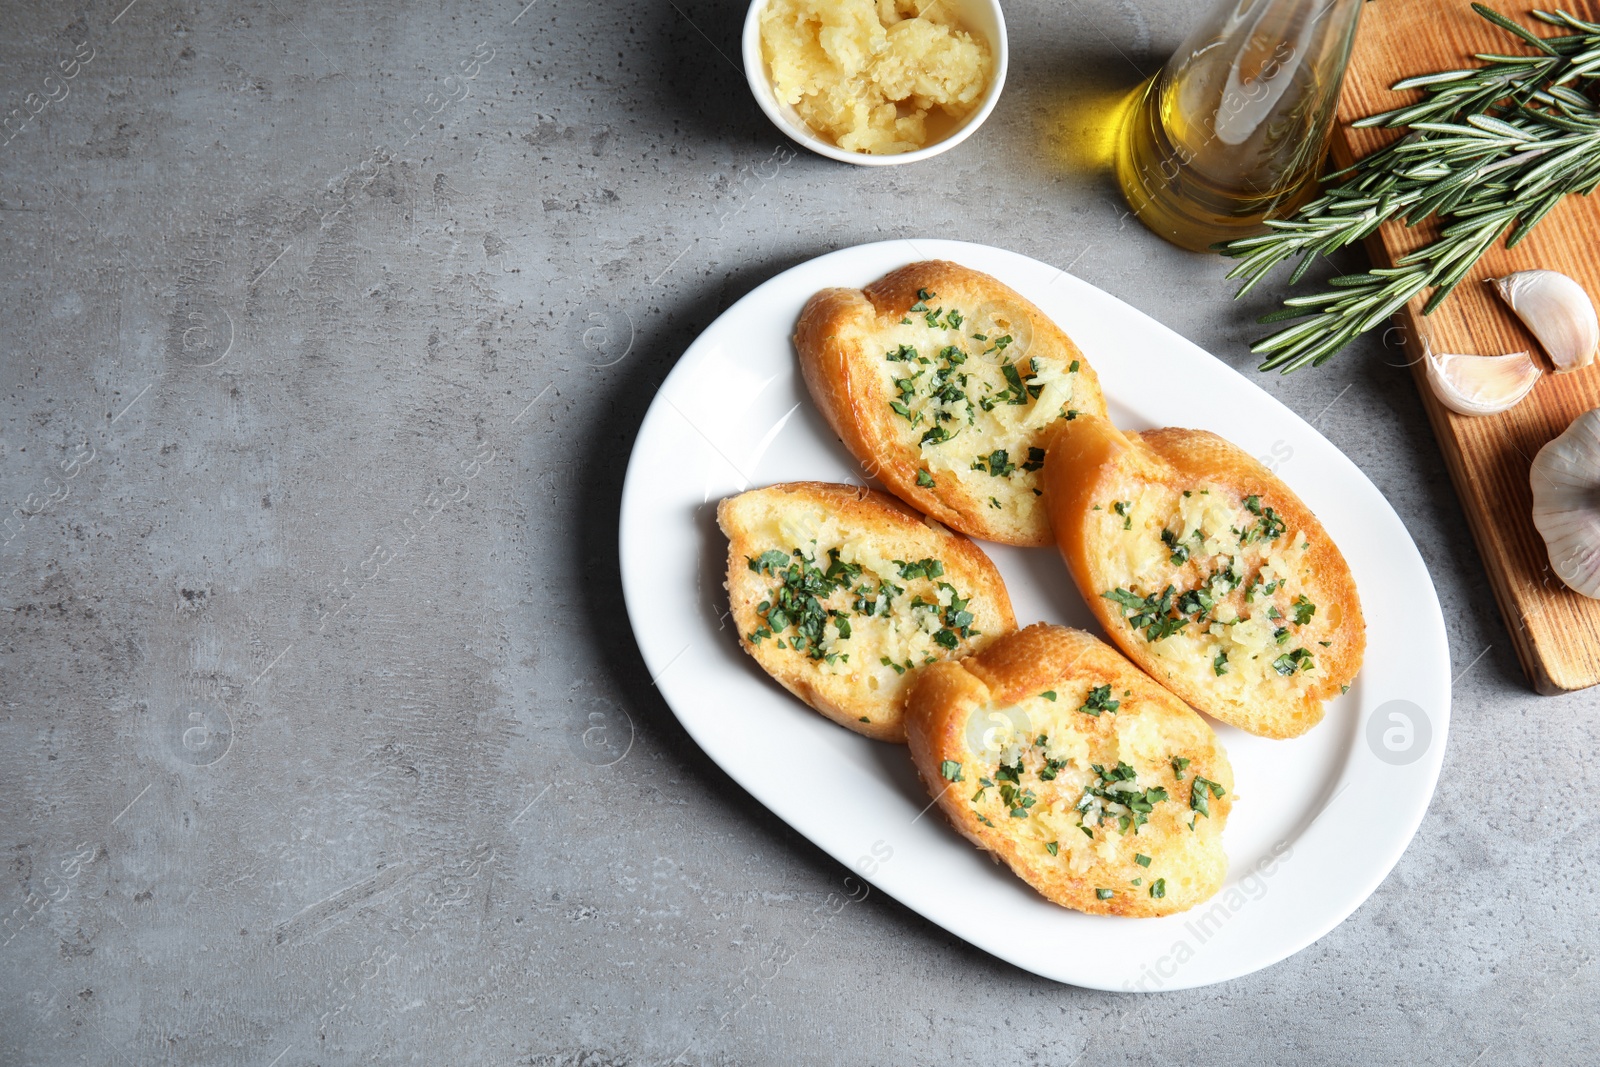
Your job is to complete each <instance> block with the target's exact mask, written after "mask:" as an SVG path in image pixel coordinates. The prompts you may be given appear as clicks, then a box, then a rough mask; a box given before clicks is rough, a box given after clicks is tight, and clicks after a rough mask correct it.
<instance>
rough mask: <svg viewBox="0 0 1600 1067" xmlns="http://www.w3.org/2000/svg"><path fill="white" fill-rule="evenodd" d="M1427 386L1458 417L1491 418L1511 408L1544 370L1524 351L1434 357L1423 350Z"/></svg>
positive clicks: (1529, 389)
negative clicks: (1502, 353)
mask: <svg viewBox="0 0 1600 1067" xmlns="http://www.w3.org/2000/svg"><path fill="white" fill-rule="evenodd" d="M1424 358H1425V359H1427V361H1428V364H1427V369H1428V384H1429V385H1431V386H1432V387H1433V395H1434V396H1436V397H1438V398H1439V401H1440V403H1442V404H1444V406H1445V407H1447V408H1449V409H1450V410H1451V411H1454V412H1456V413H1458V414H1461V415H1494V414H1496V413H1498V412H1501V411H1505V410H1506V409H1507V408H1510V407H1513V406H1515V405H1516V404H1517V403H1518V402H1520V401H1521V400H1522V398H1523V397H1525V396H1527V395H1528V393H1529V392H1530V391H1531V390H1532V389H1533V387H1534V386H1535V385H1537V384H1539V379H1540V378H1541V377H1542V376H1543V375H1544V371H1543V370H1541V369H1540V367H1539V365H1538V364H1537V363H1535V362H1534V361H1533V357H1532V356H1531V355H1529V354H1528V353H1526V352H1514V353H1512V354H1511V355H1507V356H1458V355H1442V356H1436V355H1434V354H1433V352H1432V350H1431V349H1427V348H1424Z"/></svg>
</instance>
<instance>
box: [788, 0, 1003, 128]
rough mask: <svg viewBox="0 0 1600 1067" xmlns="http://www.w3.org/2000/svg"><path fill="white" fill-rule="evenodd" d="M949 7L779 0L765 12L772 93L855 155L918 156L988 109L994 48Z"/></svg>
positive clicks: (924, 0) (929, 2)
mask: <svg viewBox="0 0 1600 1067" xmlns="http://www.w3.org/2000/svg"><path fill="white" fill-rule="evenodd" d="M950 6H951V5H950V4H949V2H948V0H771V2H770V3H769V4H767V6H766V8H765V10H764V11H763V12H762V13H761V45H762V54H763V57H764V58H765V60H766V63H767V67H768V70H769V71H770V72H771V75H772V88H773V91H774V93H775V94H776V95H777V98H778V99H779V101H781V102H782V103H785V104H788V105H790V106H791V107H793V108H794V109H795V112H796V113H797V114H798V115H799V116H800V118H801V119H802V120H803V121H804V122H805V123H806V125H807V126H809V127H810V128H811V130H812V131H814V132H815V133H816V134H818V135H819V136H821V137H824V138H826V139H827V140H830V141H832V142H833V143H834V144H836V145H838V147H840V148H842V149H844V150H845V151H848V152H861V153H866V154H870V155H894V154H898V153H903V152H913V151H916V150H918V149H920V148H923V147H924V146H926V145H927V144H928V143H929V142H930V141H931V140H938V139H939V137H940V136H941V135H942V134H945V133H948V132H950V130H952V129H953V128H954V127H955V126H956V125H958V124H959V123H960V122H961V120H963V119H965V118H966V117H967V116H968V115H970V114H971V113H972V111H973V110H974V109H976V108H977V107H978V106H979V104H980V103H981V102H982V100H983V97H984V90H985V89H986V88H987V87H988V84H989V79H990V77H991V76H992V73H993V67H994V60H993V57H992V56H991V54H990V51H989V46H988V44H987V43H986V42H985V41H984V40H983V39H982V38H981V37H978V36H976V35H974V34H972V33H969V32H967V31H966V30H964V29H962V28H961V27H960V26H959V25H958V24H957V23H956V21H955V19H954V17H953V16H952V15H951V14H950V13H949V8H950Z"/></svg>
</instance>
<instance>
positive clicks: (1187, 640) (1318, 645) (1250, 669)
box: [1045, 418, 1367, 737]
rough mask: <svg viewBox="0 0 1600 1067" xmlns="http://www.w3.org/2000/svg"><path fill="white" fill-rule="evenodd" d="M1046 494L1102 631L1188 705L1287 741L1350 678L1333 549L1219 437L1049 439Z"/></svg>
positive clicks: (1070, 432) (1349, 597)
mask: <svg viewBox="0 0 1600 1067" xmlns="http://www.w3.org/2000/svg"><path fill="white" fill-rule="evenodd" d="M1045 496H1046V499H1047V500H1048V502H1049V507H1050V517H1051V522H1052V524H1053V525H1054V528H1055V534H1056V539H1057V543H1058V544H1059V545H1060V547H1061V554H1062V555H1063V556H1064V557H1065V558H1066V561H1067V568H1068V570H1070V571H1071V572H1072V577H1073V580H1074V581H1076V582H1077V585H1078V590H1079V591H1080V592H1081V593H1082V594H1083V598H1084V599H1085V600H1087V601H1088V602H1089V607H1090V609H1091V610H1092V611H1093V612H1094V614H1095V616H1096V617H1097V618H1098V619H1099V620H1100V625H1101V626H1103V627H1105V631H1106V633H1108V634H1110V635H1111V638H1112V640H1113V641H1115V642H1116V644H1117V645H1118V646H1119V647H1120V648H1121V649H1122V650H1123V651H1124V652H1125V653H1127V655H1128V657H1129V658H1130V659H1132V660H1133V661H1134V662H1135V663H1137V664H1138V665H1139V666H1141V667H1143V668H1144V669H1145V670H1146V671H1148V672H1149V673H1150V674H1151V676H1152V677H1154V678H1156V679H1157V680H1158V681H1160V682H1162V683H1163V684H1165V685H1166V686H1167V688H1169V689H1171V690H1172V691H1173V692H1174V693H1177V694H1178V695H1179V696H1181V697H1182V698H1183V699H1185V700H1187V701H1188V702H1189V703H1190V704H1191V705H1193V706H1194V707H1196V708H1198V709H1199V710H1201V711H1203V712H1205V713H1206V714H1208V715H1211V716H1214V717H1215V718H1218V719H1221V720H1222V721H1223V722H1225V723H1229V724H1231V725H1233V726H1237V727H1239V728H1240V729H1241V730H1248V731H1249V732H1250V733H1253V734H1259V735H1260V736H1262V737H1296V736H1298V735H1300V734H1302V733H1305V732H1306V731H1307V730H1309V729H1311V727H1313V726H1315V725H1316V724H1317V723H1318V722H1319V721H1320V720H1321V719H1322V713H1323V703H1324V702H1325V701H1327V700H1329V699H1331V698H1332V697H1334V696H1337V695H1338V694H1339V693H1340V692H1342V691H1343V690H1344V689H1346V688H1348V687H1349V683H1350V682H1351V680H1352V679H1354V678H1355V675H1356V671H1357V670H1359V669H1360V667H1361V657H1362V654H1363V652H1364V651H1365V649H1366V640H1367V637H1366V622H1365V620H1364V619H1363V618H1362V615H1361V601H1360V599H1359V598H1358V597H1357V595H1356V585H1355V579H1353V578H1352V577H1351V575H1350V568H1349V566H1348V565H1346V563H1345V561H1344V557H1343V556H1342V555H1340V554H1339V549H1338V547H1337V546H1335V545H1334V543H1333V541H1332V539H1331V538H1329V536H1328V533H1327V531H1326V530H1324V529H1323V528H1322V524H1321V523H1320V522H1318V521H1317V519H1316V516H1315V515H1313V514H1312V513H1311V511H1310V509H1309V508H1307V507H1306V506H1305V505H1304V504H1303V503H1301V502H1300V498H1299V497H1297V496H1295V495H1294V493H1293V492H1291V491H1290V489H1289V487H1288V486H1286V485H1284V484H1283V482H1282V481H1280V480H1279V479H1278V478H1277V476H1276V475H1274V474H1273V473H1272V472H1271V471H1269V470H1267V469H1266V468H1265V467H1263V466H1262V465H1261V464H1260V463H1258V462H1256V461H1255V460H1254V459H1253V458H1251V457H1250V456H1249V455H1247V454H1246V453H1245V452H1244V451H1243V450H1242V449H1240V448H1238V447H1237V446H1235V445H1233V444H1230V443H1229V442H1227V441H1225V440H1223V439H1222V438H1220V437H1218V436H1217V435H1216V434H1212V433H1206V432H1204V431H1201V430H1173V429H1165V430H1147V431H1145V432H1143V433H1123V432H1121V431H1119V430H1118V429H1117V428H1116V427H1114V426H1112V425H1111V424H1110V423H1109V422H1107V421H1105V420H1103V419H1096V418H1084V419H1079V420H1077V421H1075V422H1073V423H1071V424H1069V425H1068V426H1066V427H1065V428H1064V429H1063V431H1062V432H1061V433H1060V434H1059V435H1057V437H1056V438H1055V441H1054V443H1053V444H1052V445H1051V447H1050V453H1049V457H1048V459H1047V460H1046V464H1045Z"/></svg>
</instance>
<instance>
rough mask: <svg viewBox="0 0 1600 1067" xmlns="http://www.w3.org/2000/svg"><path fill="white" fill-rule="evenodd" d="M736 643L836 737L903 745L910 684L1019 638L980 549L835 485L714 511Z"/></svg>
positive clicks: (866, 494)
mask: <svg viewBox="0 0 1600 1067" xmlns="http://www.w3.org/2000/svg"><path fill="white" fill-rule="evenodd" d="M717 523H718V524H719V525H720V526H721V527H722V532H723V533H724V534H726V535H727V537H728V600H729V603H730V605H731V607H732V609H733V619H734V623H735V624H736V626H737V627H738V631H739V641H740V643H741V644H743V645H744V649H745V651H746V652H749V653H750V654H751V655H752V656H754V657H755V659H756V662H757V663H759V664H761V667H762V669H763V670H765V671H766V672H767V673H768V674H770V675H772V677H774V678H776V679H777V680H778V681H779V682H780V683H781V684H782V685H783V687H784V688H786V689H788V690H789V691H790V692H791V693H793V694H794V695H795V696H797V697H799V698H800V699H801V700H803V701H805V702H806V703H807V704H810V705H811V706H812V707H813V708H815V709H817V710H818V711H820V712H822V714H824V715H826V716H827V717H828V718H830V719H832V720H833V721H834V722H836V723H838V724H839V725H841V726H847V727H849V728H850V729H852V730H854V731H856V732H857V733H859V734H865V735H866V736H868V737H874V738H877V739H878V740H880V741H902V742H903V741H904V740H905V726H904V723H903V718H902V709H903V707H904V703H905V689H906V683H907V682H908V681H909V680H910V678H911V676H912V675H914V674H915V673H916V672H917V671H918V670H919V669H920V668H922V667H925V666H926V665H928V664H930V663H937V662H939V661H940V660H945V659H949V658H951V657H952V656H961V655H966V654H967V653H969V652H971V651H973V650H974V649H977V648H981V647H983V646H984V645H985V644H987V643H988V642H990V641H992V640H994V639H995V638H996V637H998V636H1000V635H1001V634H1003V633H1007V632H1009V631H1011V630H1015V629H1016V626H1017V621H1016V618H1015V616H1013V615H1012V613H1011V599H1010V597H1008V596H1007V595H1006V587H1005V583H1004V582H1003V581H1002V580H1001V578H1000V572H999V571H997V570H995V567H994V564H993V563H991V562H990V561H989V557H988V556H986V555H984V554H983V551H982V549H980V548H978V546H976V545H974V544H973V543H972V542H971V541H968V540H967V539H966V538H965V537H961V536H960V535H958V534H953V533H951V532H950V531H949V530H946V529H944V528H943V527H942V526H939V525H937V524H934V523H930V522H928V521H927V520H925V519H924V518H923V517H922V516H921V515H918V514H917V513H916V512H914V511H912V510H911V509H910V508H908V507H906V506H905V505H904V504H902V503H900V501H898V500H895V499H894V498H893V497H891V496H888V495H886V494H884V493H879V492H875V491H874V490H871V489H862V488H858V487H856V486H851V485H832V484H829V483H827V482H790V483H788V484H786V485H774V486H770V487H768V488H766V489H753V490H751V491H750V492H747V493H741V494H739V495H738V496H734V497H729V498H728V499H726V500H724V501H723V502H722V503H721V504H719V505H718V506H717Z"/></svg>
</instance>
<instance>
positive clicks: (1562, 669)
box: [1333, 0, 1600, 694]
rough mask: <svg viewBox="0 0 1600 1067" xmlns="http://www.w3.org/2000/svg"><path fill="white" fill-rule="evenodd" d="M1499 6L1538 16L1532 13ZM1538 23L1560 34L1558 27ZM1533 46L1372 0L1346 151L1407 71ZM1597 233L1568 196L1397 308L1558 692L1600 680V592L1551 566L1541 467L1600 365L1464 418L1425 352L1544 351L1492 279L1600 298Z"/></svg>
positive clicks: (1359, 149) (1391, 244)
mask: <svg viewBox="0 0 1600 1067" xmlns="http://www.w3.org/2000/svg"><path fill="white" fill-rule="evenodd" d="M1496 6H1497V7H1499V10H1501V11H1502V12H1503V13H1505V14H1507V15H1510V16H1512V17H1514V18H1518V19H1520V20H1522V21H1523V22H1525V23H1531V22H1532V20H1531V19H1528V18H1527V17H1526V13H1525V12H1524V11H1523V10H1521V9H1516V8H1507V7H1503V6H1500V5H1496ZM1566 7H1567V9H1568V10H1570V11H1572V12H1573V13H1574V14H1576V15H1578V16H1579V17H1580V18H1585V19H1595V18H1597V17H1600V3H1596V2H1593V0H1589V2H1579V3H1573V4H1568V5H1566ZM1537 32H1540V33H1551V32H1554V30H1553V29H1551V28H1549V27H1546V28H1543V29H1540V30H1538V31H1537ZM1521 51H1523V49H1521V48H1519V47H1517V42H1515V41H1513V40H1512V39H1511V38H1510V35H1508V34H1505V33H1503V32H1502V31H1500V30H1498V29H1497V28H1495V27H1494V26H1492V25H1490V24H1489V23H1488V22H1486V21H1485V20H1484V19H1482V18H1480V17H1479V16H1478V15H1476V14H1475V13H1474V12H1473V11H1472V8H1471V7H1470V5H1469V4H1468V3H1467V2H1466V0H1378V2H1376V3H1371V4H1368V5H1367V7H1366V11H1365V13H1364V14H1363V16H1362V26H1361V31H1360V34H1359V35H1358V38H1357V40H1356V47H1355V54H1354V56H1353V58H1352V60H1351V66H1350V71H1349V74H1348V75H1347V78H1346V81H1345V86H1344V91H1343V94H1342V96H1341V98H1340V102H1339V125H1338V129H1337V132H1336V133H1335V136H1334V143H1333V156H1334V159H1335V161H1336V162H1337V163H1338V164H1339V165H1340V166H1344V165H1347V164H1349V163H1350V162H1351V161H1352V160H1353V159H1355V158H1359V157H1360V156H1362V155H1365V154H1366V153H1368V152H1370V151H1372V150H1373V149H1375V148H1378V147H1380V146H1381V145H1383V144H1384V143H1386V142H1387V141H1388V140H1389V139H1390V138H1392V137H1393V136H1394V133H1393V132H1392V131H1384V130H1372V129H1364V130H1363V129H1353V128H1351V127H1350V125H1349V124H1350V123H1351V122H1354V121H1355V120H1356V119H1359V118H1362V117H1364V116H1367V115H1371V114H1374V113H1376V112H1380V111H1385V110H1388V109H1390V108H1392V107H1395V106H1397V105H1398V104H1400V103H1402V102H1403V101H1405V100H1407V99H1411V98H1414V97H1415V96H1416V94H1414V93H1407V94H1399V93H1395V92H1393V91H1391V90H1390V88H1389V86H1390V85H1392V84H1394V83H1395V82H1397V81H1399V80H1400V79H1402V78H1406V77H1412V76H1415V75H1418V74H1423V73H1428V72H1432V71H1439V70H1450V69H1455V68H1458V67H1462V66H1467V65H1470V64H1472V63H1474V62H1476V61H1475V60H1474V59H1473V58H1472V56H1473V54H1474V53H1478V52H1501V53H1520V52H1521ZM1436 232H1437V228H1436V227H1435V226H1433V225H1431V224H1425V225H1421V226H1417V227H1415V228H1412V229H1408V228H1406V227H1405V226H1403V225H1400V224H1389V225H1386V226H1384V227H1383V228H1382V229H1381V231H1380V232H1378V233H1377V234H1374V235H1373V236H1372V237H1371V238H1369V239H1368V242H1367V248H1368V252H1369V253H1370V255H1371V256H1372V259H1373V262H1374V263H1375V264H1381V265H1383V266H1392V265H1393V263H1394V261H1395V260H1396V259H1398V258H1399V257H1400V256H1403V255H1404V254H1405V253H1407V252H1409V251H1411V250H1412V249H1414V248H1417V247H1419V246H1420V245H1422V244H1423V243H1425V242H1427V241H1429V240H1432V238H1433V237H1434V235H1435V233H1436ZM1597 234H1600V197H1593V196H1591V197H1585V198H1576V197H1573V198H1569V199H1568V200H1567V201H1566V202H1565V203H1563V204H1562V205H1561V206H1560V207H1558V208H1556V209H1555V210H1554V211H1552V212H1551V213H1550V214H1549V215H1548V216H1547V217H1546V218H1545V219H1544V220H1543V221H1542V222H1541V223H1539V225H1538V226H1537V227H1536V228H1535V229H1534V231H1533V233H1532V234H1531V235H1530V236H1529V237H1527V238H1526V239H1525V240H1524V241H1523V242H1522V243H1521V244H1519V245H1518V246H1517V247H1516V248H1515V249H1513V250H1511V251H1507V250H1506V249H1505V248H1504V247H1499V246H1497V247H1496V248H1494V249H1493V250H1491V251H1490V252H1489V253H1488V254H1487V255H1486V256H1484V258H1483V260H1482V261H1481V262H1479V263H1478V264H1477V265H1476V266H1475V267H1474V268H1473V270H1472V272H1471V273H1470V274H1468V275H1467V277H1466V280H1464V281H1463V282H1462V283H1461V285H1460V287H1459V288H1458V289H1457V290H1456V291H1455V292H1454V293H1453V294H1452V295H1451V296H1450V297H1449V299H1447V300H1446V301H1445V302H1444V303H1443V304H1442V305H1440V306H1439V308H1437V309H1436V310H1435V311H1434V312H1433V314H1431V315H1428V316H1426V317H1424V316H1423V315H1422V305H1423V303H1424V300H1425V298H1426V296H1427V294H1426V293H1424V294H1423V296H1421V297H1418V298H1417V299H1415V300H1413V301H1412V302H1411V303H1410V304H1409V305H1408V306H1407V307H1406V308H1405V309H1404V310H1403V311H1402V312H1400V314H1399V315H1397V316H1396V321H1397V323H1398V325H1399V327H1400V329H1401V333H1402V336H1403V340H1404V345H1405V351H1406V354H1407V357H1408V358H1409V359H1410V360H1411V367H1412V372H1413V375H1414V377H1415V380H1416V383H1417V387H1418V390H1419V391H1420V392H1421V394H1422V402H1423V406H1424V407H1425V408H1426V409H1427V411H1428V417H1429V419H1430V420H1431V422H1432V424H1433V430H1434V434H1435V436H1436V437H1437V438H1438V440H1439V445H1440V448H1441V449H1442V451H1443V452H1444V458H1445V464H1446V466H1447V467H1448V468H1449V471H1450V475H1451V478H1452V480H1453V481H1454V482H1455V488H1456V492H1457V494H1458V495H1459V496H1460V498H1461V505H1462V509H1463V510H1464V511H1465V512H1466V516H1467V521H1468V524H1469V525H1470V526H1471V528H1472V534H1473V538H1474V539H1475V541H1476V542H1477V546H1478V551H1479V553H1480V554H1481V555H1482V557H1483V563H1484V568H1485V570H1487V571H1488V574H1489V581H1490V584H1491V585H1492V586H1493V588H1494V595H1495V600H1496V602H1497V603H1498V604H1499V606H1500V611H1501V613H1502V614H1503V615H1504V617H1505V621H1506V628H1507V629H1508V630H1509V631H1510V633H1511V639H1512V641H1513V642H1514V643H1515V645H1516V649H1517V657H1518V659H1520V660H1521V662H1522V667H1523V670H1524V671H1525V672H1526V673H1527V675H1528V679H1529V681H1530V682H1531V683H1532V684H1533V686H1534V688H1535V689H1537V690H1538V691H1539V692H1541V693H1546V694H1552V693H1560V692H1564V691H1567V690H1573V689H1582V688H1586V687H1588V686H1592V685H1595V684H1597V683H1600V601H1596V600H1591V599H1589V598H1587V597H1583V596H1580V595H1578V594H1577V593H1574V592H1572V591H1571V590H1570V589H1568V588H1567V587H1566V586H1565V585H1564V584H1563V583H1562V582H1561V580H1560V578H1558V577H1557V576H1556V575H1555V573H1554V572H1553V571H1552V570H1551V567H1550V561H1549V557H1548V555H1547V554H1546V551H1545V545H1544V541H1543V539H1542V538H1541V537H1540V536H1539V533H1538V531H1537V530H1536V529H1535V528H1534V526H1533V520H1532V518H1531V514H1530V510H1531V507H1532V491H1531V489H1530V487H1529V482H1528V477H1529V468H1530V465H1531V463H1532V460H1533V457H1534V455H1535V454H1537V452H1538V451H1539V449H1540V448H1541V447H1542V446H1543V445H1544V444H1545V443H1546V442H1547V441H1549V440H1550V439H1551V438H1553V437H1555V436H1556V435H1557V434H1559V433H1561V431H1563V430H1564V429H1566V427H1567V426H1568V425H1569V424H1570V423H1571V422H1572V420H1573V419H1574V418H1576V417H1577V416H1578V415H1580V414H1581V413H1583V412H1585V411H1587V410H1589V409H1590V408H1594V407H1600V365H1595V366H1591V367H1588V368H1585V369H1584V370H1581V371H1577V372H1574V373H1571V374H1564V375H1559V376H1557V375H1554V374H1546V375H1545V376H1544V378H1543V379H1541V380H1540V382H1539V384H1538V385H1536V386H1535V387H1534V390H1533V392H1532V393H1531V394H1530V395H1529V396H1528V398H1527V399H1526V400H1524V401H1523V402H1522V403H1521V404H1519V405H1517V406H1516V407H1514V408H1512V409H1511V410H1510V411H1507V412H1503V413H1501V414H1499V415H1491V416H1484V417H1470V416H1464V415H1457V414H1455V413H1454V412H1452V411H1450V410H1448V409H1447V408H1445V407H1444V406H1443V405H1442V404H1440V403H1439V402H1438V400H1437V399H1435V398H1434V395H1433V392H1432V390H1431V389H1430V388H1429V387H1428V384H1427V381H1426V378H1425V373H1424V365H1423V362H1422V360H1423V358H1424V345H1425V343H1427V344H1431V346H1432V349H1433V351H1434V352H1438V353H1445V352H1460V353H1483V354H1497V353H1501V352H1519V351H1524V350H1527V351H1532V352H1534V353H1536V354H1537V355H1538V356H1539V358H1541V359H1543V353H1542V352H1541V351H1540V349H1539V347H1538V343H1537V342H1536V341H1535V340H1534V339H1533V337H1532V335H1531V334H1529V333H1528V332H1527V331H1526V330H1525V329H1524V328H1523V326H1522V324H1521V322H1520V321H1518V319H1517V318H1516V316H1515V315H1513V314H1512V313H1511V311H1510V310H1509V309H1508V308H1507V307H1506V306H1505V305H1504V303H1503V302H1502V301H1501V300H1500V298H1499V296H1498V295H1496V294H1495V292H1494V291H1493V289H1492V287H1490V286H1489V285H1487V284H1485V281H1486V279H1490V278H1494V277H1497V276H1500V275H1504V274H1508V273H1510V272H1512V271H1517V270H1526V269H1530V268H1536V267H1537V268H1546V269H1549V270H1558V271H1561V272H1563V273H1565V274H1570V275H1571V276H1572V277H1574V278H1576V279H1577V280H1578V281H1579V282H1581V283H1582V284H1583V286H1584V288H1586V289H1587V290H1588V291H1589V293H1590V295H1591V296H1593V295H1596V294H1600V242H1597V241H1596V235H1597ZM1546 366H1548V364H1546Z"/></svg>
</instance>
